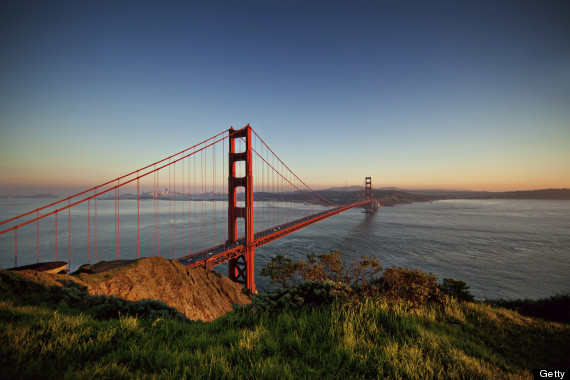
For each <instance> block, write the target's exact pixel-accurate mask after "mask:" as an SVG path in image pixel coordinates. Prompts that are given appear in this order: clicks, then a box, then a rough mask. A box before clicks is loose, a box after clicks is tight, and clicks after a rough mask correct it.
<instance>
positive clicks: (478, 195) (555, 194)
mask: <svg viewBox="0 0 570 380" xmlns="http://www.w3.org/2000/svg"><path fill="white" fill-rule="evenodd" d="M408 192H409V193H411V194H417V195H424V196H429V197H434V198H438V199H543V200H570V189H543V190H523V191H501V192H493V191H457V190H455V191H454V190H409V191H408Z"/></svg>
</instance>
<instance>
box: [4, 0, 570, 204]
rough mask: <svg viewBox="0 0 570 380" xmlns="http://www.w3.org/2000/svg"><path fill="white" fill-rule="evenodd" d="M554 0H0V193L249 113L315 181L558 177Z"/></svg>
mask: <svg viewBox="0 0 570 380" xmlns="http://www.w3.org/2000/svg"><path fill="white" fill-rule="evenodd" d="M569 4H570V3H568V2H567V1H565V0H549V1H516V2H513V1H473V2H466V1H465V2H464V1H461V2H457V1H430V2H425V1H401V2H395V1H390V2H383V1H352V2H348V1H347V2H334V1H332V2H331V1H314V2H306V1H187V2H173V1H161V2H158V1H81V2H77V1H50V2H45V1H38V2H16V1H13V2H11V4H8V6H7V7H6V8H5V9H4V10H3V12H2V14H1V15H0V48H1V49H2V58H1V59H0V176H1V177H2V178H3V179H2V184H1V186H0V193H2V192H4V193H6V192H13V191H29V192H34V191H36V190H39V189H44V188H49V187H50V186H54V185H55V184H58V185H74V186H83V185H84V186H85V187H87V186H91V185H96V184H98V183H100V182H103V181H105V180H108V179H112V178H115V177H117V176H118V175H120V174H123V173H125V172H128V171H131V170H135V169H137V168H139V167H142V166H144V165H146V164H148V163H151V162H153V161H156V160H158V159H160V158H163V157H165V156H167V155H169V154H171V153H174V152H177V151H180V150H182V149H184V148H186V147H188V146H191V145H193V144H195V143H197V142H200V141H202V140H204V139H206V138H209V137H211V136H213V135H214V134H216V133H218V132H220V131H222V130H224V129H227V128H229V127H230V126H234V127H242V126H244V125H245V124H247V123H250V124H251V125H252V127H253V128H254V129H255V130H256V131H257V133H258V134H259V135H260V136H261V137H262V138H263V139H264V140H265V141H266V142H267V143H268V144H269V145H270V147H271V148H272V149H273V150H274V151H275V152H276V153H277V154H278V155H279V156H280V157H281V158H282V159H283V161H284V162H285V163H286V164H287V165H288V166H289V167H290V168H291V169H293V171H294V172H295V173H296V174H298V175H299V176H300V177H301V178H302V179H303V180H305V181H306V182H307V183H308V184H310V185H312V186H313V187H315V188H321V187H328V186H339V185H340V186H342V185H344V184H345V183H346V184H349V185H351V184H361V183H362V180H363V177H364V176H372V177H373V179H374V185H375V186H376V187H382V186H397V187H402V188H456V189H483V190H517V189H538V188H547V187H570V174H569V173H570V5H569Z"/></svg>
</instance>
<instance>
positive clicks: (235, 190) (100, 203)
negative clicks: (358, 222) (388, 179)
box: [0, 124, 379, 292]
mask: <svg viewBox="0 0 570 380" xmlns="http://www.w3.org/2000/svg"><path fill="white" fill-rule="evenodd" d="M226 145H227V147H226ZM226 175H227V176H226ZM145 190H146V191H145ZM133 191H134V192H135V194H134V195H133V194H132V192H133ZM141 204H142V208H143V210H142V212H141ZM111 206H112V207H113V210H112V211H111ZM378 206H379V203H378V201H377V200H375V199H373V198H372V181H371V178H370V177H365V182H364V192H363V194H361V196H359V197H357V198H355V199H353V200H352V201H351V202H350V203H349V204H336V203H334V202H331V201H330V200H327V199H325V198H324V197H322V196H321V195H320V194H318V193H317V192H316V191H314V190H312V189H311V188H310V187H309V186H308V185H307V184H306V183H305V182H304V181H303V180H301V179H300V178H299V177H298V176H297V175H296V174H295V173H293V171H292V170H291V169H289V167H287V165H285V163H283V161H281V159H280V158H279V157H278V156H277V155H276V154H275V153H274V152H273V151H272V150H271V148H269V146H268V145H267V144H266V143H265V141H263V140H262V139H261V138H260V137H259V135H258V134H257V133H256V132H255V131H254V130H253V129H252V128H251V126H250V125H249V124H248V125H247V126H245V127H244V128H242V129H238V130H234V129H233V128H230V129H229V130H226V131H223V132H221V133H219V134H217V135H215V136H214V137H211V138H209V139H207V140H205V141H202V142H201V143H198V144H195V145H193V146H191V147H190V148H187V149H185V150H183V151H181V152H178V153H176V154H174V155H171V156H169V157H166V158H164V159H162V160H160V161H157V162H154V163H152V164H150V165H147V166H145V167H143V168H141V169H138V170H136V171H133V172H130V173H128V174H126V175H123V176H121V177H118V178H116V179H114V180H112V181H108V182H105V183H103V184H101V185H98V186H95V187H92V188H90V189H88V190H85V191H82V192H80V193H77V194H74V195H72V196H69V197H66V198H64V199H61V200H59V201H56V202H53V203H50V204H48V205H45V206H42V207H40V208H37V209H35V210H32V211H29V212H26V213H23V214H21V215H18V216H14V217H11V218H9V219H7V220H5V221H3V222H0V228H2V230H0V249H1V250H2V254H3V255H4V256H5V255H6V254H10V253H9V252H12V254H13V263H14V267H18V264H20V265H22V264H23V265H27V264H33V263H34V262H35V263H40V260H41V261H46V260H47V261H51V260H55V262H57V261H58V259H61V258H65V259H67V264H68V265H69V266H71V261H72V257H73V258H74V260H79V261H81V262H82V263H86V262H87V263H89V264H90V263H91V261H92V259H93V260H94V261H95V262H98V260H101V259H104V260H110V259H114V260H119V259H121V254H123V256H127V257H129V258H133V259H134V253H135V252H134V251H136V258H140V257H141V256H142V257H144V256H162V257H167V256H168V258H169V259H172V260H177V261H178V262H180V263H181V264H183V265H186V266H188V267H190V268H193V267H197V266H202V267H204V268H206V269H211V268H213V267H214V266H217V265H219V264H222V263H225V262H228V266H229V277H230V278H231V279H232V280H234V281H236V282H238V283H241V284H243V285H244V286H246V287H247V288H248V289H250V290H251V291H252V292H255V291H256V289H255V279H254V265H255V249H256V248H258V247H261V246H263V245H265V244H267V243H270V242H272V241H274V240H276V239H279V238H282V237H284V236H286V235H289V234H291V233H293V232H295V231H297V230H300V229H302V228H305V227H307V226H309V225H311V224H314V223H317V222H319V221H321V220H324V219H326V218H329V217H331V216H334V215H338V214H340V213H342V212H344V211H347V210H350V209H353V208H355V207H363V208H364V210H365V211H364V212H366V213H373V212H374V211H375V210H376V209H377V208H378ZM166 209H167V210H166ZM135 225H136V228H134V226H135ZM121 227H122V228H121ZM76 236H77V237H76ZM134 241H136V248H135V245H134V243H133V242H134ZM122 247H127V248H123V251H124V250H125V249H126V250H127V253H126V254H125V252H122V250H121V249H122ZM111 255H112V256H111Z"/></svg>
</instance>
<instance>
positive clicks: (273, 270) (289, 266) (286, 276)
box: [260, 255, 299, 288]
mask: <svg viewBox="0 0 570 380" xmlns="http://www.w3.org/2000/svg"><path fill="white" fill-rule="evenodd" d="M298 272H299V263H294V262H293V261H292V260H291V259H290V258H288V257H285V256H283V255H277V256H275V257H274V258H272V259H271V261H270V262H269V263H267V265H265V267H264V268H263V269H261V273H260V275H262V276H265V277H269V278H271V282H272V283H273V284H275V283H277V284H279V285H281V287H283V288H289V287H291V286H293V285H294V284H295V275H296V274H297V273H298Z"/></svg>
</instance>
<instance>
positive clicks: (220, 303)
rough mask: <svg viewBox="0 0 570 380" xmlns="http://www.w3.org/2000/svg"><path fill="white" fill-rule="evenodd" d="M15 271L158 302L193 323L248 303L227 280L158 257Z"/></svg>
mask: <svg viewBox="0 0 570 380" xmlns="http://www.w3.org/2000/svg"><path fill="white" fill-rule="evenodd" d="M15 273H17V274H18V275H20V276H22V277H23V278H26V279H29V280H33V281H38V282H41V283H43V284H45V285H48V286H51V285H56V286H62V283H61V281H62V280H63V281H65V280H71V281H74V282H76V283H78V284H80V285H83V286H86V287H87V289H88V291H89V294H90V295H114V296H116V297H120V298H123V299H126V300H129V301H139V300H142V299H148V298H150V299H155V300H159V301H162V302H164V303H165V304H167V305H168V306H171V307H173V308H175V309H176V310H178V311H179V312H181V313H182V314H184V315H185V316H186V317H188V318H189V319H191V320H195V321H197V320H202V321H212V320H214V319H216V318H218V317H220V316H222V315H224V314H225V313H227V312H228V311H230V310H232V305H233V304H234V303H238V304H242V305H243V304H247V303H250V302H251V300H250V298H249V297H248V296H246V295H245V294H243V293H242V292H241V290H242V287H241V286H240V285H238V284H236V283H235V282H233V281H231V280H230V279H229V278H227V277H225V276H222V275H220V274H218V273H216V272H213V271H210V272H207V271H206V270H204V269H202V268H194V269H187V268H186V267H185V266H183V265H182V264H180V263H178V262H176V261H171V260H167V259H164V258H160V257H147V258H142V259H139V260H133V261H115V262H101V263H99V264H97V265H93V266H83V267H81V268H80V270H79V271H78V273H76V274H73V275H64V274H50V273H42V272H36V271H33V270H24V271H18V272H15Z"/></svg>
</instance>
